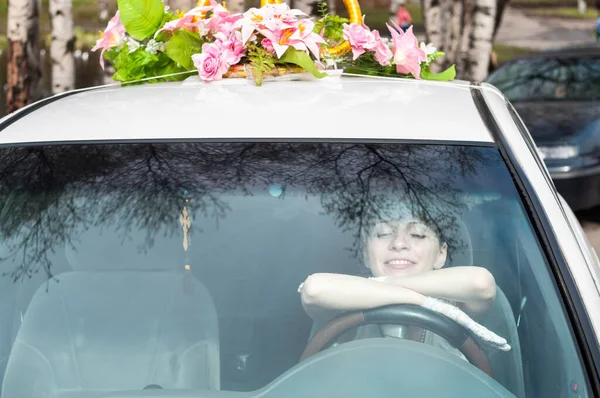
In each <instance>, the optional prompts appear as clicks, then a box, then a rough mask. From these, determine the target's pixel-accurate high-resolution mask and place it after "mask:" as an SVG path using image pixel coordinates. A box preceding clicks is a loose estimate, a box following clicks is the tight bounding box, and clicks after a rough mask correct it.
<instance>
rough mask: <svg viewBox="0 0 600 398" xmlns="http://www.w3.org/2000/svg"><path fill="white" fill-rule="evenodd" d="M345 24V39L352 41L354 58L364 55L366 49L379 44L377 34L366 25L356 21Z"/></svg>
mask: <svg viewBox="0 0 600 398" xmlns="http://www.w3.org/2000/svg"><path fill="white" fill-rule="evenodd" d="M343 26H344V32H343V35H344V39H346V40H348V42H349V43H350V47H351V48H352V59H353V60H355V59H356V58H358V57H359V56H360V55H362V54H363V53H364V52H365V50H372V49H373V48H375V46H376V45H377V42H376V40H375V36H374V35H373V33H372V32H371V31H370V30H369V29H368V28H367V27H366V26H364V25H359V24H355V23H351V24H344V25H343Z"/></svg>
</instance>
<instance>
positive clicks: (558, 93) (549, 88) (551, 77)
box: [488, 56, 600, 102]
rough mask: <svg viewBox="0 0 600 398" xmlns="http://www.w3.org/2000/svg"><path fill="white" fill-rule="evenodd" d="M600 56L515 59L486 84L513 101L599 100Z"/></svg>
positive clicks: (492, 76) (494, 74)
mask: <svg viewBox="0 0 600 398" xmlns="http://www.w3.org/2000/svg"><path fill="white" fill-rule="evenodd" d="M596 81H600V56H582V57H560V56H557V57H552V56H548V57H541V56H540V57H536V58H526V59H521V60H517V61H514V62H511V63H509V64H508V65H506V66H504V67H501V68H500V69H498V70H497V71H496V72H494V73H493V74H492V75H491V76H490V77H489V78H488V82H489V83H491V84H493V85H495V86H496V87H498V88H499V89H500V90H501V91H502V92H503V93H504V95H506V97H507V98H508V99H509V100H510V101H512V102H520V101H598V100H600V88H599V87H598V85H597V84H590V82H596Z"/></svg>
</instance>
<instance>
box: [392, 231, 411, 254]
mask: <svg viewBox="0 0 600 398" xmlns="http://www.w3.org/2000/svg"><path fill="white" fill-rule="evenodd" d="M390 249H391V250H402V249H408V240H407V239H406V236H405V235H404V234H402V233H397V234H395V235H394V238H393V239H392V241H391V243H390Z"/></svg>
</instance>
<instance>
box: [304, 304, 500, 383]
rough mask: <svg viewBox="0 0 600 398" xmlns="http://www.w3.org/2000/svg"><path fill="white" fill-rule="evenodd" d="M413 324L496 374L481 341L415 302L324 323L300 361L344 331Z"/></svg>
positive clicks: (474, 363) (482, 368)
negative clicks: (372, 326) (437, 336)
mask: <svg viewBox="0 0 600 398" xmlns="http://www.w3.org/2000/svg"><path fill="white" fill-rule="evenodd" d="M386 324H391V325H409V326H411V325H412V326H417V327H419V328H423V329H426V330H429V331H431V332H433V333H435V334H437V335H439V336H441V337H443V338H445V339H446V340H447V341H448V342H449V343H450V344H451V345H452V346H453V347H455V348H457V349H458V350H459V351H460V352H461V353H462V354H463V355H464V356H465V357H466V358H467V360H468V361H469V362H470V363H471V364H472V365H474V366H476V367H477V368H479V369H480V370H482V371H483V372H485V373H486V374H487V375H488V376H490V377H492V378H493V377H494V374H493V372H492V367H491V365H490V361H489V359H488V358H487V356H486V354H485V353H484V352H483V350H482V349H481V347H480V346H479V344H477V341H475V340H474V339H473V338H472V337H471V335H470V333H469V332H467V330H465V329H464V328H463V327H462V326H461V325H459V324H458V323H456V322H454V321H453V320H451V319H450V318H448V317H446V316H444V315H441V314H439V313H437V312H434V311H431V310H428V309H426V308H423V307H421V306H419V305H414V304H397V305H386V306H383V307H377V308H372V309H369V310H364V311H355V312H351V313H348V314H345V315H342V316H340V317H338V318H335V319H333V320H332V321H330V322H329V323H327V324H326V325H325V326H323V327H322V328H321V329H320V330H319V331H318V332H317V333H315V335H314V336H313V337H312V339H311V340H310V341H309V343H308V345H307V346H306V348H305V349H304V353H303V354H302V357H301V358H300V361H302V360H304V359H306V358H308V357H310V356H312V355H314V354H316V353H318V352H320V351H321V350H323V349H324V348H326V347H328V346H329V345H330V344H331V343H333V342H334V341H335V340H336V338H338V337H339V336H340V335H342V334H343V333H344V332H346V331H348V330H350V329H353V328H356V327H358V326H364V325H386Z"/></svg>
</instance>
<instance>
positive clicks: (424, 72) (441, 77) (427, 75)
mask: <svg viewBox="0 0 600 398" xmlns="http://www.w3.org/2000/svg"><path fill="white" fill-rule="evenodd" d="M455 77H456V69H455V68H454V65H452V66H451V67H449V68H448V69H446V70H445V71H443V72H440V73H437V74H434V73H431V70H430V69H429V67H426V68H423V69H421V79H424V80H437V81H450V80H454V78H455Z"/></svg>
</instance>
